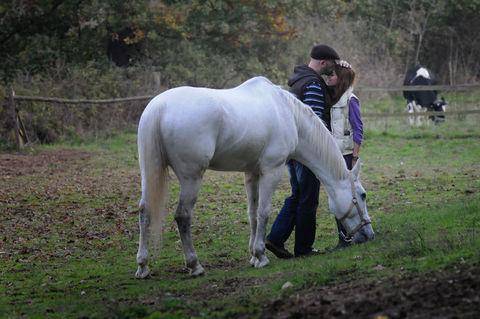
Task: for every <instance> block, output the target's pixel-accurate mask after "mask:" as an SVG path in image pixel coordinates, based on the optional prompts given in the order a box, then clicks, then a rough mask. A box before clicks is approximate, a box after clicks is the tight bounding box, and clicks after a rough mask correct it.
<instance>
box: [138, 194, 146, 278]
mask: <svg viewBox="0 0 480 319" xmlns="http://www.w3.org/2000/svg"><path fill="white" fill-rule="evenodd" d="M138 223H139V226H140V240H139V242H138V252H137V264H138V269H137V272H136V273H135V277H137V278H145V277H147V276H148V275H149V274H150V270H149V269H148V265H147V263H148V250H147V249H148V237H149V236H150V217H149V216H148V214H147V212H146V210H145V203H144V202H143V199H142V200H141V201H140V208H139V213H138Z"/></svg>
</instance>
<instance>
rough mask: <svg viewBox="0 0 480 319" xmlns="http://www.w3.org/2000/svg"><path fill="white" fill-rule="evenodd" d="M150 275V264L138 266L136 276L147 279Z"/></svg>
mask: <svg viewBox="0 0 480 319" xmlns="http://www.w3.org/2000/svg"><path fill="white" fill-rule="evenodd" d="M149 276H150V269H148V266H138V269H137V272H136V273H135V278H137V279H145V278H147V277H149Z"/></svg>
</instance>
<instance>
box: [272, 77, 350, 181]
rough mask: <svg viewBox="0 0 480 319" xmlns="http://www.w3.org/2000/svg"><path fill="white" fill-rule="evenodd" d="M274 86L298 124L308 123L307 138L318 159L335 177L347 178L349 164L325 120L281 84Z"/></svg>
mask: <svg viewBox="0 0 480 319" xmlns="http://www.w3.org/2000/svg"><path fill="white" fill-rule="evenodd" d="M274 87H275V88H276V89H277V90H278V93H279V96H280V98H281V99H283V100H284V101H285V102H286V105H288V106H289V107H290V109H292V110H293V115H294V118H295V121H296V123H297V126H298V123H299V121H303V122H304V123H305V124H306V125H307V127H306V130H305V134H306V138H307V141H308V142H309V143H310V144H311V145H313V146H314V148H315V149H314V150H315V153H317V154H318V160H319V161H321V162H323V163H325V164H326V165H327V167H328V168H329V169H330V172H332V174H333V177H334V178H337V179H346V178H347V177H348V175H347V174H348V170H347V165H346V164H345V160H344V159H343V157H342V154H341V152H340V149H339V148H338V146H337V144H336V142H335V140H334V138H333V136H332V134H331V133H330V132H329V131H328V129H327V128H326V126H325V124H324V123H323V121H322V120H321V119H320V118H319V117H318V116H317V115H316V114H315V113H314V112H313V110H312V109H311V108H310V107H308V106H306V105H305V104H303V103H302V102H301V101H300V100H299V99H297V98H296V97H295V96H294V95H293V94H292V93H290V92H288V91H286V90H284V89H282V88H281V87H279V86H275V85H274Z"/></svg>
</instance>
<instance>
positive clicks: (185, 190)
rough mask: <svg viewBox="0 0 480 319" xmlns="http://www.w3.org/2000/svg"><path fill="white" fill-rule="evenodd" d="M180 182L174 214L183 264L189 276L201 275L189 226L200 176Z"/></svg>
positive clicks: (202, 270) (201, 268) (202, 271)
mask: <svg viewBox="0 0 480 319" xmlns="http://www.w3.org/2000/svg"><path fill="white" fill-rule="evenodd" d="M179 181H180V199H179V202H178V207H177V211H176V213H175V221H176V222H177V225H178V232H179V233H180V238H181V240H182V246H183V253H184V254H185V263H186V265H187V267H188V268H189V269H190V275H192V276H199V275H202V274H203V273H204V272H205V270H204V269H203V267H202V265H200V263H199V262H198V258H197V253H196V252H195V249H194V248H193V242H192V234H191V230H190V225H191V222H192V215H193V206H194V205H195V202H196V201H197V194H198V191H199V190H200V185H201V181H202V179H201V175H199V176H198V177H195V178H182V177H179Z"/></svg>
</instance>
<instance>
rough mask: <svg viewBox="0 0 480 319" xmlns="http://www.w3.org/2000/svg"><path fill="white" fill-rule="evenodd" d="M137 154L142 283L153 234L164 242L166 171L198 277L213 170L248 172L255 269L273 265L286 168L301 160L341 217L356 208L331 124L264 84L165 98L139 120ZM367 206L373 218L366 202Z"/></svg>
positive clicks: (354, 220) (171, 93)
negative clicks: (200, 232)
mask: <svg viewBox="0 0 480 319" xmlns="http://www.w3.org/2000/svg"><path fill="white" fill-rule="evenodd" d="M138 150H139V162H140V170H141V176H142V199H141V210H140V216H141V217H140V243H139V250H138V254H137V263H138V265H139V268H138V270H137V277H139V278H144V277H146V276H148V272H149V271H148V267H147V259H148V258H147V256H148V254H147V244H148V237H149V232H150V231H151V232H152V235H154V237H157V238H159V237H160V233H161V225H162V221H163V219H164V217H165V209H164V206H165V201H166V196H165V195H166V189H167V185H166V176H167V173H166V170H167V166H169V167H171V168H172V170H173V171H174V172H175V174H176V176H177V177H178V179H179V183H180V188H181V191H180V198H179V203H178V207H177V210H176V213H175V219H176V221H177V224H178V226H179V232H180V237H181V239H182V245H183V250H184V254H185V260H186V264H187V267H189V268H190V270H191V274H192V275H195V276H197V275H201V274H203V272H204V270H203V267H202V266H201V265H200V263H199V262H198V258H197V255H196V252H195V249H194V248H193V243H192V239H191V236H190V222H191V216H192V212H193V207H194V204H195V201H196V197H197V193H198V191H199V188H200V184H201V179H202V176H203V173H204V171H205V170H206V169H214V170H223V171H240V172H245V187H246V192H247V198H248V213H249V217H250V225H251V229H250V243H249V248H250V253H251V255H252V258H251V259H250V262H251V264H252V265H254V266H255V267H263V266H265V265H267V264H268V262H269V261H268V258H267V257H266V255H265V242H264V238H265V231H266V225H267V219H268V216H269V214H270V210H271V199H272V195H273V192H274V190H275V188H276V185H277V183H278V181H279V180H280V178H281V176H282V175H283V172H284V165H285V162H286V161H287V160H289V159H295V160H297V161H299V162H301V163H303V164H305V165H306V166H308V167H309V168H310V169H311V170H312V171H313V172H314V173H315V175H316V176H317V177H318V178H319V179H320V180H321V182H322V183H323V184H324V185H325V188H326V190H327V192H328V194H329V196H330V204H331V205H330V206H331V209H332V211H333V213H334V214H336V215H337V217H339V216H342V215H343V214H344V213H345V212H346V211H347V210H348V208H349V206H350V203H351V200H352V192H351V184H350V180H349V176H350V174H349V172H348V170H347V168H346V165H345V162H344V160H343V157H342V155H341V153H340V151H339V150H338V148H337V146H336V144H335V141H334V139H333V137H332V136H331V134H330V133H329V131H328V130H327V129H326V128H325V126H324V124H323V123H322V122H321V121H320V120H319V118H318V117H317V116H316V115H315V114H314V113H313V111H312V110H311V108H310V107H308V106H306V105H304V104H303V103H301V102H300V101H299V100H298V99H296V98H295V97H294V96H293V95H291V94H290V93H288V92H287V91H285V90H283V89H281V88H280V87H278V86H276V85H273V84H272V83H271V82H270V81H269V80H268V79H266V78H263V77H257V78H253V79H250V80H248V81H247V82H245V83H243V84H242V85H240V86H238V87H236V88H233V89H228V90H214V89H207V88H192V87H179V88H175V89H171V90H168V91H166V92H164V93H162V94H160V95H158V96H157V97H155V98H154V99H153V100H152V101H151V102H150V103H149V104H148V105H147V107H146V109H145V111H144V113H143V114H142V117H141V119H140V123H139V127H138ZM353 171H355V174H354V175H355V176H356V177H355V179H356V181H355V185H356V188H357V189H358V192H360V191H363V192H364V190H363V188H362V187H361V185H360V182H359V180H358V172H359V166H357V167H356V170H355V169H354V170H353ZM357 195H358V194H357ZM357 197H359V196H357ZM360 204H361V205H363V206H362V207H364V211H365V213H366V204H365V202H364V201H361V203H360ZM354 211H356V209H354ZM142 214H143V215H142ZM352 215H353V214H352ZM355 215H358V214H355ZM367 217H368V215H367ZM149 221H150V222H149ZM358 223H360V218H359V217H358V216H352V217H351V218H347V219H346V220H345V224H344V226H345V227H346V228H347V230H348V229H353V228H354V227H355V226H356V225H358ZM363 229H364V230H365V232H366V235H364V236H366V237H368V238H372V237H373V230H372V229H371V226H370V225H367V226H365V227H364V228H363Z"/></svg>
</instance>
